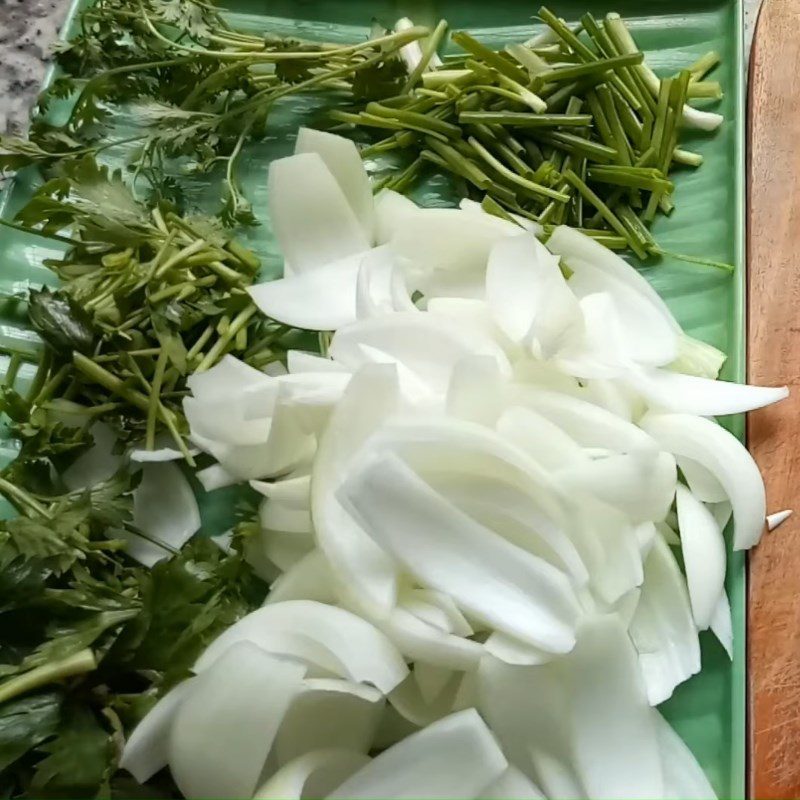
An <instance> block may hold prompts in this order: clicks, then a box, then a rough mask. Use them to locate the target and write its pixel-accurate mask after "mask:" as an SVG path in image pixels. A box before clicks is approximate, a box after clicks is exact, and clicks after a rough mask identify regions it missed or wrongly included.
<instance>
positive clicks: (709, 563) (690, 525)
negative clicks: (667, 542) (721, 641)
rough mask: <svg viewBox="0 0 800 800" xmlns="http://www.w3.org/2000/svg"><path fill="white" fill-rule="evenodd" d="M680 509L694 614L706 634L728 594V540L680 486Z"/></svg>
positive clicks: (713, 520)
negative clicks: (724, 594)
mask: <svg viewBox="0 0 800 800" xmlns="http://www.w3.org/2000/svg"><path fill="white" fill-rule="evenodd" d="M677 506H678V525H679V527H680V532H681V549H682V550H683V561H684V564H685V566H686V582H687V584H688V586H689V600H690V601H691V604H692V615H693V616H694V621H695V623H696V625H697V627H698V629H699V630H701V631H703V630H705V629H706V628H708V627H709V625H710V624H711V619H712V617H713V614H714V609H715V608H716V606H717V604H718V602H719V597H720V595H721V594H722V593H723V592H724V591H725V540H724V539H723V538H722V532H721V531H720V529H719V527H718V526H717V522H716V520H715V519H714V517H713V516H712V514H711V512H710V511H709V510H708V509H707V508H706V507H705V506H704V505H703V504H702V503H701V502H700V501H699V500H698V499H696V498H695V496H694V495H693V494H692V493H691V492H690V491H689V490H688V489H687V488H686V487H685V486H681V485H678V491H677Z"/></svg>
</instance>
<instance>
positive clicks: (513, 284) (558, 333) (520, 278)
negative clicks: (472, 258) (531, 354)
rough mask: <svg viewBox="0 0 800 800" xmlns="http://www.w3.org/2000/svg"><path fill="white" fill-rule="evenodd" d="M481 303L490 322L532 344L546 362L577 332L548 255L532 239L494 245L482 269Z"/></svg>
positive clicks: (574, 308)
mask: <svg viewBox="0 0 800 800" xmlns="http://www.w3.org/2000/svg"><path fill="white" fill-rule="evenodd" d="M486 300H487V302H488V304H489V308H490V309H491V311H492V314H493V316H494V319H495V322H496V323H497V325H498V326H499V327H500V328H501V329H502V330H503V331H504V332H505V334H506V335H507V336H508V337H509V339H511V340H512V341H515V342H520V341H522V340H523V339H527V340H529V341H532V342H535V345H536V351H537V354H538V355H540V356H541V357H542V358H549V357H550V356H551V355H553V353H554V352H555V351H556V350H557V349H558V347H559V346H560V345H561V343H562V341H563V339H564V337H565V336H566V335H567V334H568V333H570V332H571V331H574V330H575V329H578V330H580V328H581V322H582V319H581V311H580V308H579V306H578V301H577V300H576V298H575V295H574V294H573V293H572V291H571V290H570V289H569V288H568V286H567V282H566V281H565V280H564V276H563V275H562V274H561V270H560V269H559V266H558V257H557V256H553V255H551V254H550V253H549V252H548V250H547V249H546V248H545V246H544V245H543V244H541V243H540V242H539V240H538V239H537V238H536V237H535V236H532V235H529V236H526V235H521V236H510V237H508V238H505V239H501V240H500V241H498V242H496V243H495V245H494V246H493V247H492V249H491V252H490V254H489V261H488V266H487V269H486Z"/></svg>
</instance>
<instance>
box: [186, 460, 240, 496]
mask: <svg viewBox="0 0 800 800" xmlns="http://www.w3.org/2000/svg"><path fill="white" fill-rule="evenodd" d="M195 477H196V478H197V480H198V481H200V485H201V486H202V487H203V488H204V489H205V490H206V491H207V492H213V491H215V490H216V489H224V488H225V487H226V486H233V485H235V484H237V483H240V478H239V477H238V476H237V475H232V474H231V473H230V472H228V470H226V469H225V468H224V467H223V466H222V465H221V464H212V465H211V466H210V467H206V468H205V469H201V470H198V471H197V472H196V473H195Z"/></svg>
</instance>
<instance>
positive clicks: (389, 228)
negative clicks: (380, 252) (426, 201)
mask: <svg viewBox="0 0 800 800" xmlns="http://www.w3.org/2000/svg"><path fill="white" fill-rule="evenodd" d="M418 213H419V208H418V206H417V204H416V203H415V202H414V201H413V200H411V199H410V198H408V197H406V196H405V195H404V194H400V193H399V192H395V191H392V190H391V189H381V191H380V192H378V194H377V195H376V196H375V239H376V243H377V244H379V245H381V244H387V243H388V242H389V241H391V239H392V238H393V237H394V235H395V234H396V233H397V231H399V230H400V229H401V228H402V227H403V226H405V225H406V224H407V223H408V221H409V220H410V219H412V218H413V217H414V216H416V214H418Z"/></svg>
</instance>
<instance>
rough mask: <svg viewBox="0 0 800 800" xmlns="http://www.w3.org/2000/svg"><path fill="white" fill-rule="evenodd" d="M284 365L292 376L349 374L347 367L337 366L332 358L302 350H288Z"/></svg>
mask: <svg viewBox="0 0 800 800" xmlns="http://www.w3.org/2000/svg"><path fill="white" fill-rule="evenodd" d="M286 364H287V366H288V368H289V372H290V373H291V374H292V375H299V374H302V373H306V372H311V373H314V372H344V373H348V372H349V370H348V369H347V367H343V366H342V365H341V364H337V363H336V362H335V361H334V360H333V359H332V358H327V357H326V356H321V355H318V354H317V353H306V352H305V351H303V350H290V351H289V352H288V353H287V354H286Z"/></svg>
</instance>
